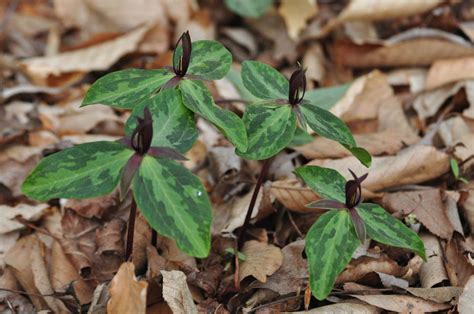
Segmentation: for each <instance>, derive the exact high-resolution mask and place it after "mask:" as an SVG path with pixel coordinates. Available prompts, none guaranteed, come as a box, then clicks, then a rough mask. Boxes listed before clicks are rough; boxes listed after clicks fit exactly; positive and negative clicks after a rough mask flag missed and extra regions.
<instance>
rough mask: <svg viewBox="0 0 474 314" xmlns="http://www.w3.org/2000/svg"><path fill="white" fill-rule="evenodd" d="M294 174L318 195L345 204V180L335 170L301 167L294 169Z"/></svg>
mask: <svg viewBox="0 0 474 314" xmlns="http://www.w3.org/2000/svg"><path fill="white" fill-rule="evenodd" d="M295 173H296V174H297V175H298V176H299V177H300V178H301V179H303V181H304V182H305V183H306V185H307V186H309V187H310V188H311V189H312V190H313V191H315V192H316V193H318V194H319V195H321V196H323V197H326V198H330V199H333V200H336V201H339V202H342V203H345V200H346V196H345V195H346V194H345V186H346V179H345V178H344V177H343V176H342V175H341V174H340V173H339V172H337V171H336V170H334V169H330V168H323V167H319V166H303V167H299V168H296V169H295Z"/></svg>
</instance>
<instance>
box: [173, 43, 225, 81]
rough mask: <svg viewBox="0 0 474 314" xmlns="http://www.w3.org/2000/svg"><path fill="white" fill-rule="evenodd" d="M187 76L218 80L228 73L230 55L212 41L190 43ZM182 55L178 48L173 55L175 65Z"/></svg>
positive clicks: (181, 50)
mask: <svg viewBox="0 0 474 314" xmlns="http://www.w3.org/2000/svg"><path fill="white" fill-rule="evenodd" d="M192 47H193V48H192V51H191V61H190V63H189V68H188V72H187V73H189V74H192V75H196V76H199V77H200V78H202V79H204V80H210V81H211V80H219V79H221V78H223V77H224V76H225V75H226V74H227V72H229V69H230V65H231V64H232V54H231V53H230V52H229V50H227V49H226V48H225V47H224V46H222V45H221V44H220V43H218V42H217V41H214V40H198V41H195V42H193V43H192ZM182 54H183V48H182V47H181V46H180V47H178V49H176V51H175V53H174V59H175V63H176V64H178V60H179V58H181V55H182Z"/></svg>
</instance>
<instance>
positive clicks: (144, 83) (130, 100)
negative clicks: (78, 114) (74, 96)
mask: <svg viewBox="0 0 474 314" xmlns="http://www.w3.org/2000/svg"><path fill="white" fill-rule="evenodd" d="M173 76H174V74H173V73H171V72H170V71H168V70H165V69H162V70H140V69H127V70H121V71H116V72H112V73H109V74H107V75H105V76H103V77H101V78H100V79H98V80H97V81H96V82H95V83H94V84H92V86H91V87H90V88H89V90H88V91H87V94H86V96H85V97H84V100H83V101H82V106H87V105H93V104H103V105H109V106H112V107H115V108H121V109H132V108H133V106H134V105H135V104H137V103H139V102H141V101H142V100H144V99H146V98H148V97H150V96H151V95H152V94H153V92H155V91H157V90H158V88H159V87H160V86H161V85H163V84H164V83H166V82H167V81H168V80H169V79H171V78H172V77H173Z"/></svg>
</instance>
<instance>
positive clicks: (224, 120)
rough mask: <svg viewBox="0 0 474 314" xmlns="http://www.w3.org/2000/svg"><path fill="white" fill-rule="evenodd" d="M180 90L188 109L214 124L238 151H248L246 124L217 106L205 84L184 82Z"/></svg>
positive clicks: (190, 81)
mask: <svg viewBox="0 0 474 314" xmlns="http://www.w3.org/2000/svg"><path fill="white" fill-rule="evenodd" d="M179 89H180V90H181V93H182V97H183V102H184V105H185V106H186V107H188V108H189V109H190V110H191V111H193V112H195V113H197V114H199V115H200V116H202V117H203V118H204V119H206V120H208V121H209V122H211V123H212V124H214V125H215V126H216V127H217V128H218V129H219V130H221V132H222V133H224V135H225V137H227V139H229V141H230V142H231V143H232V144H234V145H235V147H236V148H237V149H239V150H241V151H245V150H246V149H247V132H246V130H245V127H244V123H243V122H242V120H241V119H240V118H239V116H237V115H236V114H235V113H233V112H231V111H228V110H225V109H222V108H220V107H219V106H217V105H216V104H215V103H214V100H213V98H212V95H211V93H210V92H209V90H208V89H207V88H206V86H205V85H204V83H203V82H201V81H193V80H187V79H186V80H182V81H181V82H180V83H179Z"/></svg>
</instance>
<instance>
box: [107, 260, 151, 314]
mask: <svg viewBox="0 0 474 314" xmlns="http://www.w3.org/2000/svg"><path fill="white" fill-rule="evenodd" d="M147 287H148V283H147V282H145V281H138V280H137V278H136V277H135V265H133V263H123V264H122V265H121V266H120V268H119V270H118V272H117V274H116V275H115V276H114V278H113V279H112V282H111V283H110V288H109V293H110V300H109V301H108V303H107V312H108V313H125V314H127V313H129V314H140V313H143V314H144V313H146V294H147Z"/></svg>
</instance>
